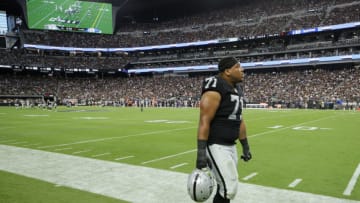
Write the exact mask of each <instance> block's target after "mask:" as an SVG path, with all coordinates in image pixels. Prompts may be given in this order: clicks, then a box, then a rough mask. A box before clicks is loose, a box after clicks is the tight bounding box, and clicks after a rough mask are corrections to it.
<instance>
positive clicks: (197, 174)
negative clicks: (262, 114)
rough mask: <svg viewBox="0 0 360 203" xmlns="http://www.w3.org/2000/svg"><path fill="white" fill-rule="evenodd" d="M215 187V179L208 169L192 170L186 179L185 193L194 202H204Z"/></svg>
mask: <svg viewBox="0 0 360 203" xmlns="http://www.w3.org/2000/svg"><path fill="white" fill-rule="evenodd" d="M214 186H215V179H214V176H213V174H212V173H211V171H210V170H209V168H203V169H201V170H200V169H197V168H196V169H194V170H193V171H192V172H191V174H190V175H189V177H188V182H187V191H188V194H189V195H190V197H191V199H192V200H194V201H195V202H204V201H206V200H207V199H208V198H209V197H210V196H211V193H212V191H213V189H214Z"/></svg>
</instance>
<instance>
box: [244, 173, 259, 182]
mask: <svg viewBox="0 0 360 203" xmlns="http://www.w3.org/2000/svg"><path fill="white" fill-rule="evenodd" d="M257 174H258V173H257V172H254V173H251V174H250V175H247V176H245V177H243V178H242V179H243V180H250V179H251V178H253V177H255V176H257Z"/></svg>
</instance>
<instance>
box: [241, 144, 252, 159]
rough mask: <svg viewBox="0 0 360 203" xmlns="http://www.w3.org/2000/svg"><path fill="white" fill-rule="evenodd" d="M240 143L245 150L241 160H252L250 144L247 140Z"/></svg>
mask: <svg viewBox="0 0 360 203" xmlns="http://www.w3.org/2000/svg"><path fill="white" fill-rule="evenodd" d="M240 143H241V145H242V148H243V155H241V157H240V158H241V159H243V160H244V161H249V160H250V159H251V158H252V155H251V153H250V147H249V143H248V141H247V138H245V139H243V140H240Z"/></svg>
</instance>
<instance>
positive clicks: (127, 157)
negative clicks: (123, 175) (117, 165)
mask: <svg viewBox="0 0 360 203" xmlns="http://www.w3.org/2000/svg"><path fill="white" fill-rule="evenodd" d="M134 157H135V156H124V157H119V158H116V159H114V160H115V161H119V160H124V159H129V158H134Z"/></svg>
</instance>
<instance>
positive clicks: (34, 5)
mask: <svg viewBox="0 0 360 203" xmlns="http://www.w3.org/2000/svg"><path fill="white" fill-rule="evenodd" d="M26 7H27V16H28V26H29V28H30V29H46V30H62V31H75V32H91V33H104V34H112V33H113V23H112V22H113V21H112V5H111V4H108V3H97V2H87V1H76V0H27V1H26Z"/></svg>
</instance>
